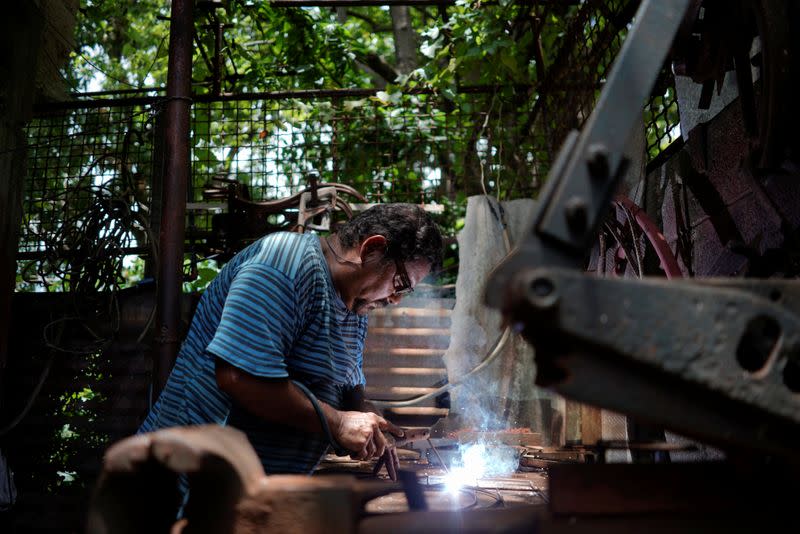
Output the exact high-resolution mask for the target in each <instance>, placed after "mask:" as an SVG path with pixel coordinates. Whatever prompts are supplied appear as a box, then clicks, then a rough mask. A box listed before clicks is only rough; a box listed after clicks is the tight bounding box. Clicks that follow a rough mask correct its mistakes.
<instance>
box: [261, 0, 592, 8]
mask: <svg viewBox="0 0 800 534" xmlns="http://www.w3.org/2000/svg"><path fill="white" fill-rule="evenodd" d="M520 3H522V2H520ZM536 3H537V4H544V5H546V4H560V5H576V4H579V3H580V1H579V0H538V1H537V2H536ZM455 4H456V0H272V1H271V2H270V4H269V5H270V7H329V8H334V7H358V6H411V7H414V6H419V7H425V6H452V5H455ZM497 4H498V1H497V0H488V1H485V2H481V5H482V6H491V5H497Z"/></svg>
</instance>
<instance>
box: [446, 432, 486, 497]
mask: <svg viewBox="0 0 800 534" xmlns="http://www.w3.org/2000/svg"><path fill="white" fill-rule="evenodd" d="M487 457H488V451H487V450H486V445H484V444H482V443H477V444H473V445H467V446H465V447H463V448H462V450H461V460H460V462H458V463H457V464H456V465H454V466H453V467H451V468H450V472H449V473H447V474H446V475H445V477H444V478H445V481H444V487H445V489H446V490H447V491H448V492H450V493H458V492H459V491H460V490H461V489H462V488H464V487H466V486H476V485H477V484H478V479H480V478H483V477H484V475H485V474H486V470H487V467H488V466H487V463H486V459H487Z"/></svg>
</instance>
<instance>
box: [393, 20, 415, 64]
mask: <svg viewBox="0 0 800 534" xmlns="http://www.w3.org/2000/svg"><path fill="white" fill-rule="evenodd" d="M389 12H390V14H391V15H392V29H393V30H394V54H395V59H396V60H397V70H398V71H400V73H401V74H408V73H409V72H411V71H412V70H414V69H416V68H417V36H416V34H415V33H414V27H413V26H412V25H411V12H410V11H409V9H408V6H392V7H390V8H389Z"/></svg>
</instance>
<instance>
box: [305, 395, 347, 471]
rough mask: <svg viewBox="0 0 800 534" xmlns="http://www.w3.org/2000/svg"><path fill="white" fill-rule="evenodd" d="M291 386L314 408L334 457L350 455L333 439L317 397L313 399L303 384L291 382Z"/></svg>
mask: <svg viewBox="0 0 800 534" xmlns="http://www.w3.org/2000/svg"><path fill="white" fill-rule="evenodd" d="M292 384H294V385H295V386H296V387H297V389H299V390H300V391H302V392H303V393H304V394H305V396H306V397H308V400H309V401H310V402H311V406H313V407H314V411H315V412H316V413H317V417H319V424H320V426H321V427H322V432H323V433H324V434H325V437H326V438H328V441H329V442H330V444H331V446H332V447H333V451H334V452H335V453H336V456H347V455H348V454H350V451H348V450H346V449H344V448H342V446H341V445H339V442H337V441H336V439H334V437H333V434H331V429H330V427H329V426H328V420H327V419H325V414H324V413H322V407H321V406H320V405H319V401H318V400H317V397H315V396H314V394H313V393H311V390H310V389H308V388H307V387H306V386H305V384H302V383H300V382H298V381H297V380H292Z"/></svg>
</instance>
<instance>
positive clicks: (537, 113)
mask: <svg viewBox="0 0 800 534" xmlns="http://www.w3.org/2000/svg"><path fill="white" fill-rule="evenodd" d="M637 5H638V2H636V1H626V0H611V1H608V0H606V1H602V0H587V1H586V2H583V3H581V4H579V5H577V6H574V7H573V9H574V13H573V14H572V16H571V17H570V18H569V21H568V22H567V25H566V30H565V31H564V33H563V36H562V38H561V40H560V42H559V43H558V45H559V47H560V48H559V51H558V53H557V54H556V56H555V60H554V61H553V63H552V64H551V65H549V66H548V67H547V69H546V70H545V74H544V76H543V82H542V84H541V87H540V88H539V95H540V97H539V99H538V101H537V102H536V106H535V108H534V113H533V117H532V121H531V123H532V124H533V126H534V128H535V129H537V130H538V131H542V132H546V133H547V137H548V140H549V144H548V152H549V154H550V156H551V158H552V157H554V156H555V154H556V152H557V151H558V149H559V148H560V147H561V143H562V142H563V141H564V139H565V137H566V135H567V134H568V133H569V132H570V131H571V130H574V129H579V128H580V127H581V126H582V125H583V123H584V122H585V121H586V119H588V118H589V115H590V114H591V112H592V109H593V108H594V104H595V101H596V100H597V97H598V95H599V94H600V90H601V88H602V84H603V82H604V81H605V76H606V74H607V72H608V71H609V69H610V67H611V64H612V63H613V61H614V58H615V57H616V55H617V53H618V52H619V50H620V48H621V46H622V42H623V40H624V38H625V36H626V35H627V29H628V24H629V23H630V22H631V19H632V17H633V15H634V13H635V11H636V7H637Z"/></svg>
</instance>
